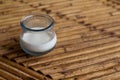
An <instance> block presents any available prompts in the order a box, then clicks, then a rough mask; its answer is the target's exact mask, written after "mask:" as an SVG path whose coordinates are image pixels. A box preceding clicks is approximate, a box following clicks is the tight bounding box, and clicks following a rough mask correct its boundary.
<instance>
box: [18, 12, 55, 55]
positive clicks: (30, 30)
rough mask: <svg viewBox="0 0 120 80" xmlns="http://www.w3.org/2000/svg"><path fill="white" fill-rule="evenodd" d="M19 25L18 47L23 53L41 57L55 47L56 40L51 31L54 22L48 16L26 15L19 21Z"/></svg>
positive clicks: (53, 32)
mask: <svg viewBox="0 0 120 80" xmlns="http://www.w3.org/2000/svg"><path fill="white" fill-rule="evenodd" d="M20 25H21V28H22V33H21V35H20V46H21V48H22V49H23V51H24V52H25V53H27V54H30V55H43V54H45V53H47V52H48V51H51V50H52V49H53V48H54V47H55V44H56V41H57V38H56V33H55V31H54V30H53V26H54V20H53V19H52V18H51V17H50V16H48V15H43V14H35V15H28V16H26V17H24V18H23V19H22V20H21V22H20Z"/></svg>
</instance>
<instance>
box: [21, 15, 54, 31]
mask: <svg viewBox="0 0 120 80" xmlns="http://www.w3.org/2000/svg"><path fill="white" fill-rule="evenodd" d="M20 25H21V28H22V29H23V31H33V32H38V31H45V30H51V29H53V26H54V20H53V19H52V18H51V17H50V16H48V15H29V16H26V17H24V18H23V19H22V20H21V22H20Z"/></svg>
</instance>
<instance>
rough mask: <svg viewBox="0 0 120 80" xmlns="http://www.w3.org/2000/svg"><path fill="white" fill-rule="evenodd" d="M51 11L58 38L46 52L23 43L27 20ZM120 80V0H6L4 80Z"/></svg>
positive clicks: (0, 78) (1, 19) (2, 1)
mask: <svg viewBox="0 0 120 80" xmlns="http://www.w3.org/2000/svg"><path fill="white" fill-rule="evenodd" d="M32 12H38V13H47V14H49V15H50V16H52V17H53V18H54V20H55V22H56V24H55V28H54V29H55V31H56V33H57V37H58V41H57V45H56V47H55V49H54V50H53V51H52V52H50V53H49V54H47V55H44V56H29V55H26V54H24V52H23V51H22V50H21V49H20V47H19V35H20V32H21V28H20V26H19V22H20V20H21V18H22V17H23V16H25V15H28V14H29V13H32ZM37 79H38V80H49V79H52V80H58V79H59V80H120V1H119V0H0V80H37Z"/></svg>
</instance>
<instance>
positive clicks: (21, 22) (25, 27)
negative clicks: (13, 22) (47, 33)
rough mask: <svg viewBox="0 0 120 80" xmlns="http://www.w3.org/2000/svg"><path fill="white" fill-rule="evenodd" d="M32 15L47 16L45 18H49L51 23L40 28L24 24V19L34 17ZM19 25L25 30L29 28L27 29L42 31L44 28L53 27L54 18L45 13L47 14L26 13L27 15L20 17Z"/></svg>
mask: <svg viewBox="0 0 120 80" xmlns="http://www.w3.org/2000/svg"><path fill="white" fill-rule="evenodd" d="M34 16H41V17H44V18H47V19H49V20H50V21H51V23H50V24H49V25H48V26H47V27H45V28H41V29H32V28H28V27H27V26H25V24H24V21H25V20H27V19H29V18H31V17H34ZM20 25H21V27H22V28H23V29H25V30H29V31H44V30H48V29H51V28H52V27H53V25H54V19H53V18H52V17H51V16H49V15H47V14H31V15H27V16H25V17H23V18H22V19H21V21H20Z"/></svg>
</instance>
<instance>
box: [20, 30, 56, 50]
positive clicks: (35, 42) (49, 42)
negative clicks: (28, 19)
mask: <svg viewBox="0 0 120 80" xmlns="http://www.w3.org/2000/svg"><path fill="white" fill-rule="evenodd" d="M21 42H22V44H23V45H24V47H25V48H26V49H28V50H30V51H32V52H46V51H49V50H50V49H52V48H53V47H54V46H55V44H56V35H55V36H53V34H50V32H46V31H41V32H27V33H24V34H23V37H22V40H21Z"/></svg>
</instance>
